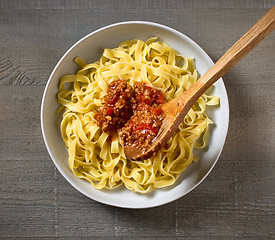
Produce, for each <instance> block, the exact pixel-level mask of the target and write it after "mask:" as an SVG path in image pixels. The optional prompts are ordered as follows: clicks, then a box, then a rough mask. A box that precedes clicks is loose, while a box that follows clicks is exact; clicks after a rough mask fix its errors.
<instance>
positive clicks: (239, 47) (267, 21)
mask: <svg viewBox="0 0 275 240" xmlns="http://www.w3.org/2000/svg"><path fill="white" fill-rule="evenodd" d="M274 29H275V6H274V7H273V8H271V9H270V10H269V11H268V12H267V13H266V14H265V15H264V16H263V17H262V18H261V19H260V20H259V21H258V22H257V23H256V24H255V25H254V26H253V27H252V28H251V29H250V30H249V31H248V32H247V33H246V34H245V35H243V36H242V37H241V38H240V39H239V40H238V41H237V42H236V43H235V44H234V45H233V46H232V47H231V48H230V49H229V50H228V51H227V52H226V53H225V54H224V55H223V56H222V57H221V58H220V59H219V60H218V61H217V62H216V64H215V65H213V66H212V67H211V68H210V69H209V70H208V71H207V72H206V73H205V74H204V75H203V76H202V77H201V78H200V79H199V80H198V81H197V82H196V83H195V84H193V86H192V87H191V88H190V89H188V91H186V94H185V95H183V94H182V95H181V96H179V97H178V98H179V99H177V101H175V102H178V103H180V104H181V105H182V104H185V103H186V101H188V105H190V106H191V107H192V106H193V105H194V103H195V102H196V101H197V100H198V98H199V97H200V96H201V95H202V94H203V93H204V92H205V91H206V90H207V89H208V88H209V87H210V86H211V85H212V84H214V83H215V82H216V81H217V80H218V79H219V78H220V77H222V76H223V75H224V74H225V73H227V72H228V71H229V70H230V69H231V68H232V67H233V66H235V65H236V64H237V63H238V62H239V61H240V60H241V59H242V58H243V57H244V56H245V55H246V54H247V53H249V52H250V51H251V50H252V49H253V48H254V47H255V46H256V45H258V43H260V42H261V41H262V40H263V39H264V38H265V37H266V36H267V35H268V34H269V33H271V32H272V31H273V30H274ZM174 100H176V99H174ZM189 101H191V102H189Z"/></svg>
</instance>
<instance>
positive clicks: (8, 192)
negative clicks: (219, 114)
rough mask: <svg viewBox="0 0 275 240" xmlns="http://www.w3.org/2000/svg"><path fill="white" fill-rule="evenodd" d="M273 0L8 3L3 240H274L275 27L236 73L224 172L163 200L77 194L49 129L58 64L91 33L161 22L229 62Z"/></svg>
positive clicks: (0, 153) (1, 20)
mask: <svg viewBox="0 0 275 240" xmlns="http://www.w3.org/2000/svg"><path fill="white" fill-rule="evenodd" d="M274 4H275V3H274V1H273V0H265V1H263V0H243V1H234V0H229V1H228V0H214V1H204V0H191V1H187V0H186V1H180V0H162V1H161V0H151V1H150V0H142V1H135V0H124V1H123V0H117V1H111V0H101V1H100V0H91V1H88V0H87V1H86V0H67V1H62V0H56V1H50V0H45V1H39V0H33V1H31V0H24V1H23V0H13V1H9V0H1V1H0V103H1V105H0V135H1V138H0V164H1V167H0V238H1V239H10V238H18V239H39V238H41V239H53V238H58V239H82V238H83V239H175V238H179V239H224V238H225V239H243V238H245V239H270V238H272V237H274V236H275V147H274V146H275V144H274V143H275V114H274V113H275V112H274V107H275V97H274V91H275V64H274V63H275V32H273V33H271V34H270V35H269V36H268V37H267V38H266V39H265V40H264V41H263V42H262V43H261V44H260V45H259V46H257V47H256V48H255V49H254V50H253V51H252V52H251V53H250V54H249V55H247V56H246V57H245V59H243V60H242V61H241V62H240V63H239V64H237V65H236V66H235V67H234V68H233V69H232V70H231V71H230V72H229V73H228V74H226V75H225V76H224V82H225V85H226V88H227V91H228V96H229V101H230V126H229V132H228V137H227V140H226V143H225V146H224V150H223V152H222V154H221V156H220V159H219V161H218V163H217V164H216V166H215V168H214V169H213V171H212V172H211V173H210V175H209V176H208V177H207V178H206V179H205V181H204V182H203V183H202V184H200V185H199V186H198V187H197V188H196V189H195V190H193V191H192V192H190V193H189V194H187V195H186V196H184V197H182V198H181V199H179V200H177V201H174V202H172V203H170V204H166V205H164V206H161V207H156V208H151V209H141V210H134V209H120V208H116V207H112V206H107V205H103V204H101V203H98V202H95V201H93V200H91V199H89V198H87V197H85V196H84V195H82V194H80V193H79V192H77V191H76V190H75V189H74V188H73V187H72V186H71V185H70V184H69V183H68V182H67V181H66V180H65V179H64V178H63V176H62V175H61V174H60V173H59V172H58V170H57V169H56V168H55V166H54V164H53V162H52V161H51V159H50V157H49V155H48V153H47V150H46V147H45V145H44V141H43V138H42V133H41V127H40V105H41V98H42V94H43V90H44V88H45V85H46V83H47V80H48V78H49V75H50V73H51V71H52V70H53V68H54V66H55V64H56V63H57V61H58V60H59V59H60V58H61V56H62V55H63V54H64V53H65V52H66V51H67V49H68V48H69V47H70V46H71V45H72V44H74V43H75V42H76V41H77V40H79V39H80V38H82V37H83V36H85V35H86V34H88V33H90V32H92V31H94V30H96V29H98V28H100V27H103V26H106V25H108V24H111V23H115V22H120V21H125V20H147V21H153V22H158V23H161V24H164V25H167V26H170V27H172V28H175V29H177V30H179V31H180V32H182V33H184V34H186V35H187V36H189V37H190V38H192V39H193V40H194V41H196V42H197V43H198V44H199V45H200V46H201V47H202V48H203V49H205V51H206V52H207V53H208V54H209V55H210V57H211V58H212V59H213V60H214V61H217V60H218V59H219V57H221V55H222V54H223V53H224V52H225V51H226V50H227V49H228V48H229V47H230V46H231V45H232V44H233V43H234V42H235V41H236V40H238V38H239V37H241V36H242V35H243V34H244V33H245V32H246V31H247V30H248V29H249V28H250V27H251V26H252V25H253V24H254V23H256V22H257V21H258V19H260V18H261V17H262V16H263V15H264V14H265V13H266V12H267V11H268V10H269V9H270V8H271V7H273V6H274Z"/></svg>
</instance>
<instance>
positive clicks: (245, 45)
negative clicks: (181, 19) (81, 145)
mask: <svg viewBox="0 0 275 240" xmlns="http://www.w3.org/2000/svg"><path fill="white" fill-rule="evenodd" d="M274 28H275V6H274V7H273V8H272V9H270V10H269V11H268V12H267V13H266V14H265V15H264V16H263V17H262V18H261V19H260V20H259V21H258V22H257V23H256V24H255V25H254V26H253V27H252V28H251V29H250V30H249V31H248V32H247V33H246V34H245V35H244V36H243V37H241V38H240V39H239V40H238V41H237V42H236V43H235V44H234V45H233V46H232V47H231V48H230V49H229V50H228V51H227V52H226V53H225V54H224V55H223V56H222V57H221V58H220V59H219V60H218V62H217V63H216V64H215V65H213V66H212V67H211V68H210V69H209V70H208V71H207V72H206V73H205V74H204V75H203V76H202V77H201V78H200V79H199V80H198V81H197V82H196V83H194V84H193V85H192V87H191V88H189V89H188V90H187V91H185V92H183V93H182V94H181V95H180V96H178V97H177V98H175V99H173V100H171V101H169V102H167V103H165V104H163V105H162V110H163V111H164V113H165V118H164V120H163V122H162V126H161V128H160V130H159V133H158V135H157V137H156V138H155V139H154V141H153V142H152V144H151V146H150V148H148V149H146V150H145V151H143V150H142V149H140V148H137V147H134V146H127V147H125V148H124V152H125V156H126V157H127V158H128V159H132V160H142V159H147V158H149V157H151V156H153V155H154V154H155V153H156V152H157V151H159V150H160V149H161V148H162V147H163V146H164V145H165V144H166V143H167V141H168V140H169V139H170V137H171V136H172V134H173V132H174V131H175V130H176V129H177V128H178V126H179V124H180V123H181V122H182V120H183V118H184V116H185V115H186V114H187V113H188V111H189V110H190V108H191V107H192V106H193V105H194V104H195V102H196V101H197V100H198V99H199V97H200V96H201V95H202V94H203V93H204V92H205V91H206V90H207V89H208V88H209V87H210V86H211V85H212V84H214V83H215V82H216V81H217V80H218V79H219V78H221V77H222V76H223V75H224V74H225V73H227V72H228V71H229V70H230V69H231V68H232V67H233V66H235V65H236V64H237V63H238V62H239V61H240V60H241V59H242V58H243V57H244V56H245V55H246V54H247V53H249V52H250V51H251V50H252V49H253V48H254V47H255V46H256V45H257V44H258V43H260V42H261V41H262V40H263V39H264V38H265V37H266V36H267V35H268V34H269V33H271V32H272V31H273V30H274Z"/></svg>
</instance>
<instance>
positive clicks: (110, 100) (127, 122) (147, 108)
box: [96, 80, 166, 149]
mask: <svg viewBox="0 0 275 240" xmlns="http://www.w3.org/2000/svg"><path fill="white" fill-rule="evenodd" d="M104 102H105V104H104V105H103V107H102V108H101V109H100V110H99V112H98V113H97V114H96V120H97V121H98V125H99V126H100V127H101V128H102V130H103V131H104V132H108V133H111V132H112V131H114V130H117V129H121V131H120V133H119V136H120V138H121V141H122V144H123V146H136V147H138V148H142V149H147V148H148V147H149V146H150V144H151V142H152V141H153V140H154V138H155V137H156V136H157V134H158V131H159V128H160V126H161V124H162V120H163V117H164V114H163V111H162V109H161V104H163V103H165V102H166V99H165V97H164V95H163V93H162V92H161V91H159V90H156V89H154V88H152V87H150V86H147V85H146V84H144V83H140V82H136V83H134V89H133V88H132V87H131V86H130V85H128V84H127V83H126V81H123V80H117V81H114V82H112V83H111V84H110V88H109V91H108V93H107V95H106V97H105V99H104Z"/></svg>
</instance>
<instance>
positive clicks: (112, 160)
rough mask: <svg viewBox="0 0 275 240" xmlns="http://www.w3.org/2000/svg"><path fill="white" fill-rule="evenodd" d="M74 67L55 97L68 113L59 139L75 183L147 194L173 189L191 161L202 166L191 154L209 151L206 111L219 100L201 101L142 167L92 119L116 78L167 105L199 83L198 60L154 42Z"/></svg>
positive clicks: (129, 45)
mask: <svg viewBox="0 0 275 240" xmlns="http://www.w3.org/2000/svg"><path fill="white" fill-rule="evenodd" d="M75 62H76V63H77V64H78V65H79V66H80V67H81V70H79V71H78V72H77V73H76V74H75V75H67V76H63V77H61V79H60V84H59V93H58V95H57V97H58V101H59V103H60V104H61V107H60V108H59V109H58V111H57V112H58V113H60V112H61V111H63V110H64V113H63V119H62V122H61V126H60V128H61V135H62V138H63V140H64V143H65V146H66V148H67V150H68V154H69V159H68V164H69V167H70V169H71V170H72V172H73V173H74V175H75V176H76V177H77V178H80V179H85V180H86V181H88V182H90V183H91V184H92V185H93V187H94V188H96V189H103V188H104V189H114V188H116V187H119V186H121V185H124V186H125V187H126V188H127V189H130V190H132V191H135V192H139V193H148V192H150V191H153V190H155V189H158V188H164V187H167V186H171V185H172V184H174V183H175V181H176V180H177V178H178V177H179V175H180V174H181V173H182V172H183V171H184V170H185V169H186V168H187V167H188V166H189V165H190V164H191V163H192V161H197V160H198V159H197V158H196V157H195V156H194V155H193V149H194V148H205V147H207V144H208V138H209V124H212V121H211V120H210V119H209V118H208V116H207V114H206V112H205V110H206V106H207V105H218V104H219V97H217V96H207V95H206V94H204V95H203V96H202V97H200V99H199V100H198V101H197V103H196V104H195V105H194V106H193V107H192V109H191V110H190V111H189V112H188V114H187V115H186V117H185V118H184V120H183V122H182V123H181V124H180V126H179V128H178V130H177V131H176V132H175V133H174V135H173V136H172V137H171V139H170V140H169V141H168V143H167V144H166V146H165V147H164V148H162V149H161V150H160V151H159V152H158V153H157V154H156V155H155V156H154V157H152V158H150V159H147V160H143V161H131V160H128V159H126V158H125V155H124V150H123V146H122V145H121V141H120V138H119V135H118V134H117V137H116V138H113V140H112V141H109V138H108V137H109V135H108V134H107V133H105V132H103V131H102V130H101V129H100V127H98V125H97V122H96V120H95V118H94V117H95V115H96V113H97V112H98V109H99V107H101V106H102V105H103V98H104V96H105V95H106V93H107V91H108V85H109V84H110V83H111V82H112V81H114V80H117V79H118V78H120V79H122V80H125V81H127V82H128V84H130V85H131V86H133V83H134V82H136V81H139V82H144V83H146V84H148V85H150V86H151V87H154V88H156V89H158V90H161V91H162V92H163V93H164V95H165V97H166V99H167V100H168V101H169V100H171V99H173V98H175V97H177V96H178V95H180V94H181V93H182V92H184V91H185V90H186V89H188V88H189V87H190V86H191V85H192V84H193V83H194V82H195V81H197V80H198V78H199V74H198V72H197V70H196V68H195V64H194V59H191V58H186V57H184V56H182V55H180V54H179V53H178V52H176V51H175V50H173V49H172V48H171V47H170V46H168V45H167V44H165V43H163V42H161V41H158V40H157V38H150V39H148V40H147V41H146V42H143V41H141V40H137V39H132V40H127V41H124V42H121V43H120V44H119V46H118V47H117V48H115V49H105V50H104V52H103V55H102V56H101V58H100V59H99V61H98V62H95V63H91V64H86V63H85V61H84V60H83V59H81V58H80V57H77V58H76V59H75ZM180 64H181V65H180ZM118 131H119V130H118ZM198 140H200V141H198ZM199 142H200V143H199Z"/></svg>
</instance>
